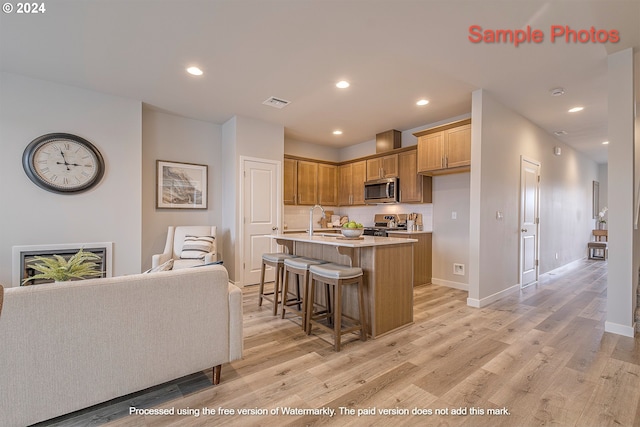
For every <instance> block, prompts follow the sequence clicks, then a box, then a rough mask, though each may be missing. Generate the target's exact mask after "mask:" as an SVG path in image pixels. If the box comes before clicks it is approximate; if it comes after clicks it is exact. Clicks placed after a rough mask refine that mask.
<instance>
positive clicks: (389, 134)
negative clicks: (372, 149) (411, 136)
mask: <svg viewBox="0 0 640 427" xmlns="http://www.w3.org/2000/svg"><path fill="white" fill-rule="evenodd" d="M401 145H402V133H401V132H400V131H399V130H395V129H391V130H388V131H386V132H381V133H379V134H377V135H376V154H379V153H384V152H387V151H391V150H394V149H396V148H400V146H401Z"/></svg>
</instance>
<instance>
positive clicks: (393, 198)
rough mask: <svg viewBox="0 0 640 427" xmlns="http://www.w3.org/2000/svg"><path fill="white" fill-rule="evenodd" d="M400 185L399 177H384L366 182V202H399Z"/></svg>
mask: <svg viewBox="0 0 640 427" xmlns="http://www.w3.org/2000/svg"><path fill="white" fill-rule="evenodd" d="M399 201H400V187H399V186H398V178H383V179H376V180H374V181H367V182H365V183H364V202H365V203H367V204H377V203H398V202H399Z"/></svg>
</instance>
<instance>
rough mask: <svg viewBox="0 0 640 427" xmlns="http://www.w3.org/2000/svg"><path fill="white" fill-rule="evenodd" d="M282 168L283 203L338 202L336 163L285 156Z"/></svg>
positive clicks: (328, 203)
mask: <svg viewBox="0 0 640 427" xmlns="http://www.w3.org/2000/svg"><path fill="white" fill-rule="evenodd" d="M283 169H284V183H283V186H282V187H283V197H282V199H283V202H284V204H285V205H315V204H318V203H319V204H322V205H327V206H336V205H337V204H338V167H337V166H336V165H333V164H328V163H322V162H314V161H311V160H304V159H295V158H288V157H285V158H284V162H283Z"/></svg>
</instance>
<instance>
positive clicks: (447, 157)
mask: <svg viewBox="0 0 640 427" xmlns="http://www.w3.org/2000/svg"><path fill="white" fill-rule="evenodd" d="M444 167H445V168H448V167H449V156H444Z"/></svg>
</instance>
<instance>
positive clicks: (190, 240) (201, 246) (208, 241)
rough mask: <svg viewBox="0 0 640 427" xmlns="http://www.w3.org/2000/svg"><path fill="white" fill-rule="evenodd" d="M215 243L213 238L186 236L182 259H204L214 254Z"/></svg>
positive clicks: (181, 254)
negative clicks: (211, 253)
mask: <svg viewBox="0 0 640 427" xmlns="http://www.w3.org/2000/svg"><path fill="white" fill-rule="evenodd" d="M214 241H215V237H213V236H188V235H187V236H185V238H184V243H183V244H182V252H181V253H180V259H204V256H205V255H206V254H208V253H209V252H212V249H213V243H214Z"/></svg>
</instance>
